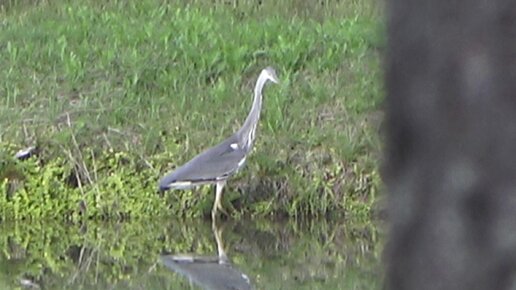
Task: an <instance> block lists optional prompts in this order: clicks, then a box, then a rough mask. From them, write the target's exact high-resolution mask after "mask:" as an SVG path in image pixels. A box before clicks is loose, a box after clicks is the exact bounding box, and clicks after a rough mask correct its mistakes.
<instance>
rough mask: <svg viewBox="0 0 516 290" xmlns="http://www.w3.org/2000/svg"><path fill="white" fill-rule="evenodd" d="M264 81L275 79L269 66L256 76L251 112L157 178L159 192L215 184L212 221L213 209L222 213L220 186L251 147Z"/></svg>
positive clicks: (240, 164)
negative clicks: (229, 130) (213, 143)
mask: <svg viewBox="0 0 516 290" xmlns="http://www.w3.org/2000/svg"><path fill="white" fill-rule="evenodd" d="M267 81H272V82H274V83H278V82H279V80H278V77H277V76H276V71H275V70H274V69H273V68H272V67H266V68H264V69H263V70H262V71H261V73H260V75H259V76H258V80H257V81H256V86H255V88H254V98H253V104H252V107H251V111H249V115H247V118H246V120H245V121H244V124H243V125H242V127H241V128H240V129H239V130H238V131H236V132H235V133H234V134H233V135H231V136H230V137H229V138H227V139H226V140H224V141H222V142H221V143H220V144H218V145H216V146H213V147H211V148H209V149H207V150H205V151H203V152H202V153H200V154H199V155H197V156H195V157H194V158H193V159H191V160H190V161H188V162H186V163H185V164H184V165H182V166H180V167H178V168H176V169H175V170H174V171H173V172H170V173H168V174H167V175H165V176H164V177H163V178H161V180H160V181H159V189H160V190H161V191H164V190H168V189H189V188H192V187H194V186H198V185H203V184H215V185H216V190H215V201H214V203H213V208H212V211H211V216H212V220H215V218H216V215H217V210H221V211H222V212H224V213H226V212H225V210H224V209H223V208H222V205H221V198H222V189H223V188H224V186H225V185H226V181H227V179H228V178H229V177H230V176H232V175H233V174H235V173H236V172H237V171H238V170H239V169H240V168H242V166H243V165H244V163H245V161H246V158H247V156H248V154H249V153H250V152H251V150H252V148H253V143H254V139H255V133H256V126H257V125H258V121H259V120H260V111H261V108H262V90H263V87H264V86H265V84H266V83H267ZM226 214H227V213H226Z"/></svg>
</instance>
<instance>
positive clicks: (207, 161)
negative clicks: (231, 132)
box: [160, 138, 246, 189]
mask: <svg viewBox="0 0 516 290" xmlns="http://www.w3.org/2000/svg"><path fill="white" fill-rule="evenodd" d="M233 141H234V140H233V138H230V139H227V140H226V141H224V142H222V143H220V144H219V145H216V146H214V147H211V148H209V149H207V150H205V151H204V152H202V153H201V154H199V155H197V156H196V157H194V158H193V159H192V160H190V161H188V162H187V163H185V164H184V165H183V166H181V167H179V168H177V169H176V170H175V171H173V172H172V173H170V174H167V175H166V176H165V177H163V178H162V179H161V181H160V187H161V188H164V189H166V188H170V187H177V188H181V187H189V186H191V185H194V184H195V183H209V182H214V181H217V180H223V179H226V178H227V177H228V176H229V175H231V174H233V173H234V172H235V171H236V170H238V169H239V168H240V167H241V165H242V164H243V162H244V161H245V156H246V155H245V151H244V150H242V149H239V148H236V149H235V148H233V147H232V146H231V144H234V142H233ZM173 184H177V185H176V186H174V185H173ZM180 184H184V186H182V185H180Z"/></svg>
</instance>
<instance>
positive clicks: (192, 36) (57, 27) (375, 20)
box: [0, 0, 382, 218]
mask: <svg viewBox="0 0 516 290" xmlns="http://www.w3.org/2000/svg"><path fill="white" fill-rule="evenodd" d="M12 2H14V3H12V4H11V5H10V6H3V8H2V9H0V19H1V20H0V27H1V29H0V67H1V68H2V69H1V70H0V78H1V79H2V80H3V82H2V83H1V84H0V96H1V98H0V124H1V130H0V143H1V144H3V145H2V146H1V148H0V154H1V155H2V156H4V158H2V160H1V162H2V163H1V164H0V182H2V183H3V188H4V194H3V195H2V196H1V197H0V211H2V212H1V214H2V216H3V217H5V218H14V217H15V218H36V217H43V216H56V217H57V216H63V215H65V216H69V217H78V216H81V215H82V216H88V217H111V216H118V217H121V216H128V215H129V216H135V215H138V216H139V215H143V216H145V215H156V214H163V213H170V214H173V215H183V216H199V215H203V214H206V213H207V212H209V210H210V207H211V203H212V199H213V194H207V192H208V191H209V190H210V189H209V188H208V187H205V188H201V189H199V190H196V191H193V192H192V191H174V192H171V193H167V194H166V195H164V196H160V195H157V194H156V182H157V179H158V178H159V177H160V176H161V175H163V174H164V173H165V172H167V171H169V170H171V169H172V168H174V167H175V166H177V165H181V164H182V163H183V162H185V161H187V160H188V159H190V158H191V157H193V156H194V155H195V154H197V153H199V152H200V151H201V150H203V149H205V148H207V147H209V146H212V145H215V144H216V143H217V142H219V141H221V140H223V139H224V138H225V137H227V136H229V135H230V134H231V133H232V132H233V131H235V130H236V129H237V128H238V127H239V126H240V125H241V124H242V123H243V120H244V119H245V116H246V114H247V112H248V110H249V108H250V105H251V100H252V94H251V92H252V88H253V86H254V82H255V80H256V77H257V75H258V73H259V71H260V70H261V69H262V68H263V67H265V66H267V65H271V66H273V67H275V68H276V70H277V71H278V75H279V78H280V79H281V84H280V85H275V86H272V85H271V86H269V87H267V88H266V91H265V98H264V106H263V112H262V119H261V121H260V128H259V132H258V135H257V142H256V148H255V152H254V153H253V154H252V156H251V157H250V158H249V159H248V164H247V166H246V168H245V169H244V170H243V171H242V172H241V173H240V174H239V175H238V176H236V177H235V178H234V179H232V180H231V181H230V182H229V184H228V186H227V188H226V192H225V196H224V203H225V204H226V206H228V207H231V205H232V206H233V207H234V208H235V209H236V210H235V212H234V214H235V216H238V215H241V214H245V215H262V216H265V215H271V214H279V215H287V216H297V217H299V216H305V215H317V216H326V215H341V214H346V213H358V214H359V215H362V214H365V215H366V216H367V214H368V211H369V209H370V207H371V205H372V203H373V202H374V198H375V195H376V192H377V191H378V186H379V184H380V180H379V176H378V160H379V157H378V151H379V141H378V139H379V138H378V132H377V122H376V121H375V120H376V119H378V113H377V111H378V110H379V109H380V104H381V98H382V95H381V93H382V92H381V74H380V68H379V67H380V61H379V56H378V49H379V47H381V45H382V38H381V27H380V24H379V23H380V19H379V16H378V13H377V12H376V7H375V6H374V1H372V0H359V1H353V2H348V1H340V2H339V3H334V2H330V1H327V2H328V3H326V4H325V5H321V4H315V3H314V4H306V3H305V2H304V1H294V0H292V1H285V2H281V4H275V2H277V1H264V2H266V3H264V4H262V5H260V6H258V5H256V4H254V3H255V2H256V1H247V2H245V1H244V2H239V4H238V5H229V4H211V1H193V2H191V1H184V2H185V3H184V4H183V3H179V2H175V1H171V2H172V3H174V4H172V3H166V2H164V1H155V0H143V1H107V2H104V1H93V0H90V1H78V0H77V1H73V0H70V1H49V2H50V3H46V1H43V2H41V3H40V4H26V3H24V2H23V1H18V2H17V1H12ZM186 3H188V4H186ZM0 7H2V6H0ZM372 120H373V121H372ZM28 145H37V146H38V149H39V150H38V155H37V158H33V159H30V160H28V161H26V162H18V161H15V160H13V159H12V158H11V157H10V156H12V155H13V154H14V152H16V151H17V150H18V149H20V148H23V147H24V146H28ZM230 203H231V205H229V204H230Z"/></svg>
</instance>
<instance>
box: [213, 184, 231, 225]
mask: <svg viewBox="0 0 516 290" xmlns="http://www.w3.org/2000/svg"><path fill="white" fill-rule="evenodd" d="M224 185H226V181H219V182H217V187H216V190H215V202H214V203H213V209H212V210H211V219H212V221H213V220H215V218H216V217H217V210H220V211H221V212H223V213H224V214H225V215H228V213H227V212H226V210H225V209H224V208H223V207H222V204H221V200H222V189H223V188H224Z"/></svg>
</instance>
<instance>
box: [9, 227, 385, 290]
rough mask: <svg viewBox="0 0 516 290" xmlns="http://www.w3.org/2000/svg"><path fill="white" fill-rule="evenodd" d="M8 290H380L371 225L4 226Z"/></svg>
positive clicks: (376, 244) (375, 238) (377, 243)
mask: <svg viewBox="0 0 516 290" xmlns="http://www.w3.org/2000/svg"><path fill="white" fill-rule="evenodd" d="M0 229H1V232H2V235H1V237H0V250H1V251H0V289H24V288H27V289H87V290H92V289H124V290H128V289H379V288H380V282H381V281H380V280H381V275H379V269H380V265H379V253H380V252H381V250H380V241H379V238H378V234H377V232H376V230H375V228H374V227H373V226H372V225H361V226H356V225H355V226H349V225H346V224H345V223H337V222H326V221H312V222H311V223H309V224H306V223H294V222H270V221H265V220H263V221H239V222H235V221H224V222H218V223H217V224H215V225H213V226H212V224H211V222H210V221H209V220H192V221H171V220H153V221H131V222H123V223H93V222H90V223H88V224H83V225H78V224H63V223H41V222H39V223H36V222H18V223H3V224H0Z"/></svg>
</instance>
